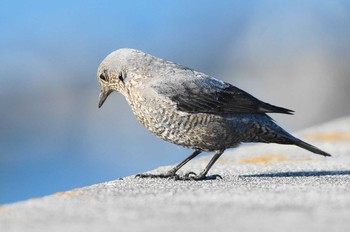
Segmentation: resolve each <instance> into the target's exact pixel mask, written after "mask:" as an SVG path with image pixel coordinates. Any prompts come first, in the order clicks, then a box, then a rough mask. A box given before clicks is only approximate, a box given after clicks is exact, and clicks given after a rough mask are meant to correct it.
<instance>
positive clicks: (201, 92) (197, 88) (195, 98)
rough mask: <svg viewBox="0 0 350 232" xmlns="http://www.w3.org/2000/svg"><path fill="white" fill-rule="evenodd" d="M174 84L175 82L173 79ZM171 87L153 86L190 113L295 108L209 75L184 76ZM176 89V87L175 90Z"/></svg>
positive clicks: (256, 112) (265, 111) (280, 110)
mask: <svg viewBox="0 0 350 232" xmlns="http://www.w3.org/2000/svg"><path fill="white" fill-rule="evenodd" d="M173 84H175V83H173ZM175 85H176V86H172V87H173V88H171V89H172V91H169V90H170V89H169V88H170V87H169V86H168V88H166V87H165V88H164V86H162V88H156V89H157V90H158V92H159V93H161V94H165V95H166V96H167V97H168V98H169V99H171V100H172V101H174V102H175V103H176V105H177V108H178V110H181V111H185V112H189V113H209V114H237V113H251V114H265V113H283V114H293V112H294V111H292V110H290V109H286V108H282V107H278V106H274V105H271V104H268V103H265V102H263V101H260V100H259V99H257V98H255V97H253V96H252V95H250V94H249V93H247V92H245V91H243V90H241V89H239V88H237V87H235V86H233V85H231V84H228V83H225V82H221V81H218V80H216V79H214V78H211V77H204V78H202V79H197V80H195V81H190V80H188V79H184V81H181V83H176V84H175ZM175 89H176V91H175Z"/></svg>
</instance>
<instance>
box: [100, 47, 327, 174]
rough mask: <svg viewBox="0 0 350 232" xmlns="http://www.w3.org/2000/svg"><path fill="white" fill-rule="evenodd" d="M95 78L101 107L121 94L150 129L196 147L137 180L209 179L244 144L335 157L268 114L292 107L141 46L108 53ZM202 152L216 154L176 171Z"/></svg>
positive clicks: (285, 110)
mask: <svg viewBox="0 0 350 232" xmlns="http://www.w3.org/2000/svg"><path fill="white" fill-rule="evenodd" d="M97 79H98V83H99V85H100V88H101V93H100V96H99V103H98V107H99V108H100V107H101V106H102V105H103V104H104V102H105V100H106V99H107V97H108V96H109V95H110V94H111V93H112V92H119V93H120V94H122V95H123V96H124V97H125V99H126V101H127V102H128V104H129V106H130V107H131V109H132V111H133V113H134V115H135V116H136V118H137V119H138V121H139V122H140V123H141V124H142V125H143V126H144V127H145V128H146V129H148V130H149V131H150V132H152V133H153V134H154V135H156V136H157V137H159V138H161V139H163V140H165V141H168V142H170V143H173V144H176V145H179V146H182V147H185V148H189V149H192V150H193V153H191V155H190V156H188V157H187V158H186V159H185V160H183V161H182V162H181V163H179V164H178V165H176V166H174V167H173V168H171V169H170V170H168V171H167V172H165V173H160V174H151V173H141V174H138V175H136V176H137V177H139V178H173V179H176V180H206V179H208V178H209V176H207V174H208V171H209V170H210V168H211V167H212V166H213V165H214V163H215V162H216V161H217V160H218V159H219V158H220V156H221V155H222V154H223V153H224V151H225V150H226V149H229V148H236V147H238V146H239V145H240V144H242V143H253V142H254V143H255V142H261V143H277V144H286V145H296V146H298V147H301V148H303V149H306V150H308V151H310V152H313V153H316V154H319V155H322V156H331V155H330V154H329V153H326V152H324V151H323V150H321V149H319V148H317V147H315V146H313V145H311V144H309V143H306V142H304V141H302V140H300V139H298V138H296V137H294V136H293V135H291V134H290V133H288V132H287V131H286V130H284V129H283V128H282V127H280V126H278V125H277V123H276V122H275V121H274V120H273V119H272V118H271V117H270V116H269V115H268V114H270V113H281V114H293V113H294V111H293V110H290V109H287V108H283V107H279V106H275V105H272V104H269V103H266V102H264V101H261V100H259V99H257V98H256V97H254V96H252V95H251V94H249V93H247V92H245V91H244V90H241V89H239V88H238V87H236V86H234V85H231V84H229V83H226V82H224V81H221V80H219V79H216V78H214V77H212V76H209V75H206V74H204V73H202V72H198V71H195V70H193V69H191V68H188V67H186V66H183V65H180V64H177V63H174V62H171V61H167V60H164V59H161V58H157V57H155V56H152V55H150V54H147V53H144V52H143V51H140V50H137V49H131V48H121V49H118V50H116V51H114V52H112V53H110V54H109V55H108V56H107V57H106V58H105V59H104V60H103V61H102V62H101V64H100V65H99V67H98V71H97ZM202 152H213V153H214V155H213V157H212V158H211V160H210V161H209V162H208V164H207V165H206V166H205V168H204V169H203V170H202V171H201V172H200V173H198V174H197V173H195V172H192V171H191V172H188V173H185V174H183V175H179V174H178V173H177V172H178V170H179V169H180V168H181V167H183V166H184V165H185V164H186V163H187V162H189V161H190V160H192V159H193V158H194V157H196V156H198V155H199V154H200V153H202ZM217 176H219V175H214V177H215V178H216V177H217ZM219 177H220V176H219Z"/></svg>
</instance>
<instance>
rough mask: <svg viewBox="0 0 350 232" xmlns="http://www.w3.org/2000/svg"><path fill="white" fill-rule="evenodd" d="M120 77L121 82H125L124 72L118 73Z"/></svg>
mask: <svg viewBox="0 0 350 232" xmlns="http://www.w3.org/2000/svg"><path fill="white" fill-rule="evenodd" d="M118 79H119V80H120V81H121V82H123V83H124V75H123V73H122V72H120V73H119V75H118Z"/></svg>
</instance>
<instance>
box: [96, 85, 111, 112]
mask: <svg viewBox="0 0 350 232" xmlns="http://www.w3.org/2000/svg"><path fill="white" fill-rule="evenodd" d="M111 93H112V90H105V89H102V90H101V93H100V100H99V102H98V108H101V106H102V105H103V103H104V102H105V101H106V99H107V97H108V95H110V94H111Z"/></svg>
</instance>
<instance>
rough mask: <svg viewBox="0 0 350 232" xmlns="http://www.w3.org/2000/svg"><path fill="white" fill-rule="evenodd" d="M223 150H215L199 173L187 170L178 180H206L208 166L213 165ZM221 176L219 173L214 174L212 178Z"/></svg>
mask: <svg viewBox="0 0 350 232" xmlns="http://www.w3.org/2000/svg"><path fill="white" fill-rule="evenodd" d="M224 151H225V150H219V151H217V152H215V154H214V156H213V158H212V159H211V160H210V161H209V163H208V164H207V166H206V167H205V168H204V169H203V171H202V172H201V173H199V174H198V175H197V174H196V173H194V172H188V173H186V174H185V175H184V176H181V177H179V179H180V180H206V179H208V178H207V177H206V175H207V174H208V172H209V170H210V168H211V167H212V166H213V165H214V163H215V162H216V161H217V160H218V159H219V158H220V156H221V155H222V154H223V153H224ZM216 178H222V177H221V176H220V175H214V176H213V179H216Z"/></svg>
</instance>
